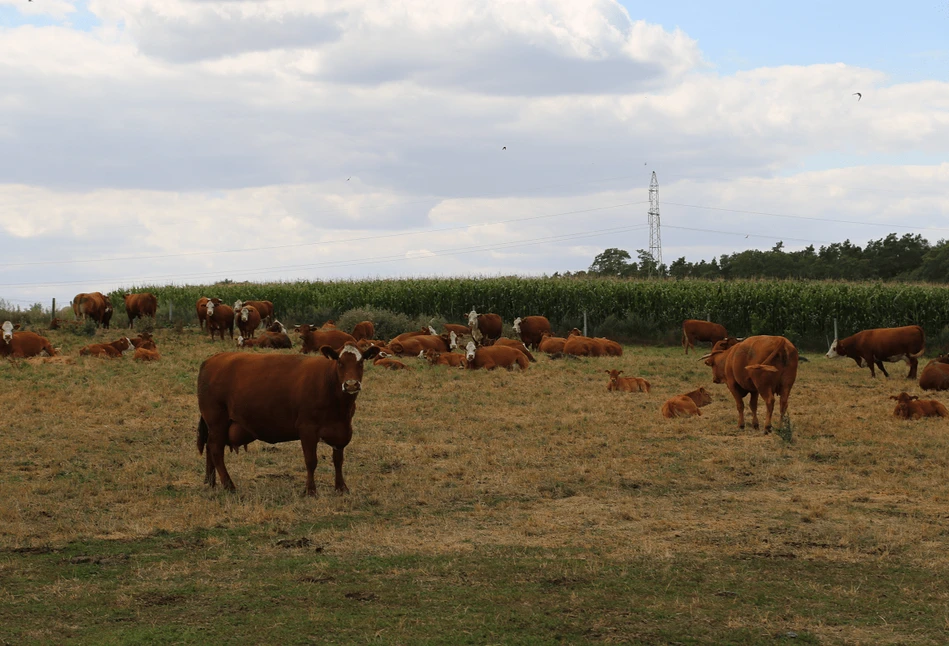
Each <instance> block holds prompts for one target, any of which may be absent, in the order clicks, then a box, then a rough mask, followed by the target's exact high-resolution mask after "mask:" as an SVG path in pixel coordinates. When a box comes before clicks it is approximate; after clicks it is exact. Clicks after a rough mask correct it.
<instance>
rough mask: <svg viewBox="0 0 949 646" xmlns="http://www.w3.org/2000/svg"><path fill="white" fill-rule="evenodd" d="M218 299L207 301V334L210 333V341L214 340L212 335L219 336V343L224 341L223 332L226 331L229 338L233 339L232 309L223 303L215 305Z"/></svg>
mask: <svg viewBox="0 0 949 646" xmlns="http://www.w3.org/2000/svg"><path fill="white" fill-rule="evenodd" d="M217 300H219V299H217V298H212V299H211V300H210V301H208V332H210V333H211V340H212V341H213V340H214V333H215V332H219V333H220V334H221V341H223V340H224V330H227V331H228V332H229V333H230V335H231V338H232V339H233V338H234V309H233V308H232V307H230V306H229V305H225V304H224V303H215V302H214V301H217Z"/></svg>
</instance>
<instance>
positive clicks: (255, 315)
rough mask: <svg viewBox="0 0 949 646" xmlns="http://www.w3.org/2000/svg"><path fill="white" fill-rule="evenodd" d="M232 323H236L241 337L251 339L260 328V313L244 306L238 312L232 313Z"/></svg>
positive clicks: (251, 306) (250, 306) (251, 307)
mask: <svg viewBox="0 0 949 646" xmlns="http://www.w3.org/2000/svg"><path fill="white" fill-rule="evenodd" d="M234 321H235V323H237V329H239V330H240V331H241V336H243V337H244V338H245V339H253V338H254V332H256V331H257V328H259V327H260V313H259V312H258V311H257V308H256V307H254V306H253V305H244V306H243V307H242V308H241V309H240V310H235V311H234Z"/></svg>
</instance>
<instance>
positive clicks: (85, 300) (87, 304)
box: [73, 292, 112, 329]
mask: <svg viewBox="0 0 949 646" xmlns="http://www.w3.org/2000/svg"><path fill="white" fill-rule="evenodd" d="M73 312H74V313H75V315H76V318H77V319H78V318H82V319H83V320H85V319H86V318H91V319H92V320H93V321H95V322H96V325H97V326H100V325H101V326H102V327H103V328H105V329H109V322H110V321H111V320H112V301H110V300H109V297H108V296H106V295H105V294H103V293H102V292H92V293H90V294H76V296H75V298H73Z"/></svg>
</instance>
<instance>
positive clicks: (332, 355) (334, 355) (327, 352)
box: [320, 345, 339, 361]
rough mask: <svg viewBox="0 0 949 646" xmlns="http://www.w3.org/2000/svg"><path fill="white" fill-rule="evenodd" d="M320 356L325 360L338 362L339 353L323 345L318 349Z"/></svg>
mask: <svg viewBox="0 0 949 646" xmlns="http://www.w3.org/2000/svg"><path fill="white" fill-rule="evenodd" d="M320 354H322V355H323V356H324V357H326V358H327V359H332V360H333V361H338V360H339V353H338V352H336V350H334V349H333V348H331V347H329V346H328V345H324V346H323V347H321V348H320Z"/></svg>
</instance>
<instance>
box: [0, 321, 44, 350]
mask: <svg viewBox="0 0 949 646" xmlns="http://www.w3.org/2000/svg"><path fill="white" fill-rule="evenodd" d="M19 327H20V326H19V325H17V326H14V325H13V323H11V322H10V321H4V322H3V325H2V326H0V331H2V332H3V334H2V336H0V357H11V358H13V359H23V358H26V357H35V356H37V355H38V354H40V353H41V352H45V353H46V354H47V355H49V356H51V357H55V356H56V350H55V349H53V346H52V344H50V342H49V339H47V338H46V337H43V336H40V335H39V334H36V333H34V332H14V329H18V328H19Z"/></svg>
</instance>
